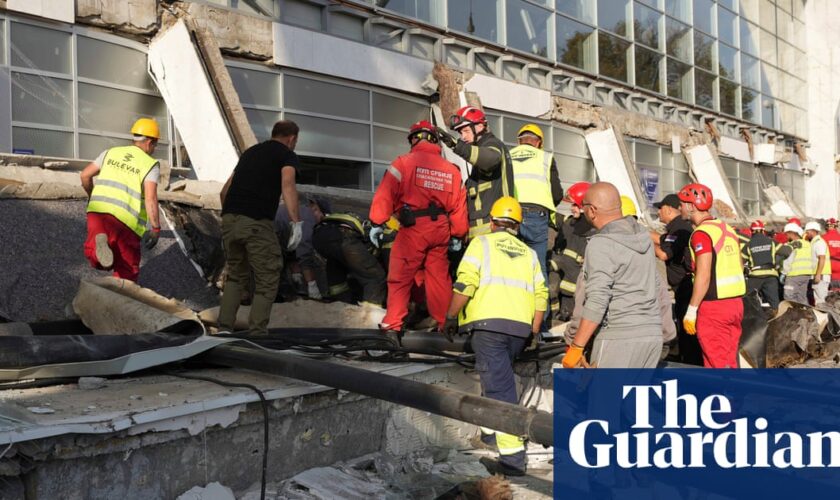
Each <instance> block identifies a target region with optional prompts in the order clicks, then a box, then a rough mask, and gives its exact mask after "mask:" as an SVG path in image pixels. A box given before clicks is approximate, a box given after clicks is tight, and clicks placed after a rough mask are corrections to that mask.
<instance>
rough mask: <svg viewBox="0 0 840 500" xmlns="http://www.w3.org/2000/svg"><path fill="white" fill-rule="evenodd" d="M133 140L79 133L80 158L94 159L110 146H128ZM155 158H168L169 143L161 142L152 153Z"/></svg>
mask: <svg viewBox="0 0 840 500" xmlns="http://www.w3.org/2000/svg"><path fill="white" fill-rule="evenodd" d="M130 143H131V142H130V141H128V140H126V139H120V138H117V137H108V136H104V135H88V134H79V158H82V159H85V160H93V159H94V158H96V157H97V156H99V153H101V152H103V151H105V150H106V149H108V148H113V147H115V146H126V145H128V144H130ZM152 156H153V157H154V158H157V159H159V160H166V159H168V158H169V144H168V143H165V142H159V143H158V146H157V148H156V149H155V152H154V153H153V154H152Z"/></svg>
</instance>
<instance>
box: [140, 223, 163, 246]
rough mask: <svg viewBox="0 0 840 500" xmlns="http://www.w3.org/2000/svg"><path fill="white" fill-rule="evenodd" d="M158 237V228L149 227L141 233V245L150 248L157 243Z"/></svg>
mask: <svg viewBox="0 0 840 500" xmlns="http://www.w3.org/2000/svg"><path fill="white" fill-rule="evenodd" d="M159 239H160V228H151V229H149V230H148V231H146V232H145V233H143V246H144V247H145V248H146V250H151V249H153V248H154V247H155V245H157V242H158V240H159Z"/></svg>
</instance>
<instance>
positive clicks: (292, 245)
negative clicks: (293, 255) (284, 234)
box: [286, 221, 303, 252]
mask: <svg viewBox="0 0 840 500" xmlns="http://www.w3.org/2000/svg"><path fill="white" fill-rule="evenodd" d="M289 224H290V225H291V229H292V234H290V235H289V242H288V243H287V244H286V251H287V252H292V251H294V250H295V249H296V248H297V247H298V245H300V240H302V239H303V221H298V222H290V223H289Z"/></svg>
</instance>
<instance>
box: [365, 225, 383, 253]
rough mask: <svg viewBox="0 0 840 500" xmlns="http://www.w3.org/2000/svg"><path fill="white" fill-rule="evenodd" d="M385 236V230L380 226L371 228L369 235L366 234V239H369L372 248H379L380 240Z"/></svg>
mask: <svg viewBox="0 0 840 500" xmlns="http://www.w3.org/2000/svg"><path fill="white" fill-rule="evenodd" d="M384 236H385V228H384V227H382V226H373V227H372V228H370V233H368V238H370V242H371V243H373V246H375V247H376V248H379V247H380V245H382V238H383V237H384Z"/></svg>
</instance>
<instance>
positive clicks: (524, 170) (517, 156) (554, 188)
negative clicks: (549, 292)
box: [510, 123, 563, 283]
mask: <svg viewBox="0 0 840 500" xmlns="http://www.w3.org/2000/svg"><path fill="white" fill-rule="evenodd" d="M517 137H518V140H519V145H518V146H516V147H515V148H513V149H511V150H510V157H511V159H512V160H513V179H514V188H515V189H514V191H515V193H516V196H515V197H516V200H517V201H518V202H519V204H520V205H521V206H522V217H523V218H522V225H521V226H520V227H519V236H520V237H521V238H522V241H524V242H525V244H526V245H528V246H529V247H531V250H533V251H534V252H536V253H537V257H539V259H540V268H541V269H542V270H543V277H544V278H545V281H546V283H548V267H547V266H546V258H547V256H548V228H549V226H551V227H555V216H556V215H555V214H556V209H557V205H558V204H559V203H560V202H561V201H562V200H563V186H562V185H561V184H560V177H558V175H557V164H556V162H555V160H554V155H553V154H551V153H549V152H547V151H545V150H543V131H542V129H540V127H539V126H537V125H536V124H533V123H529V124H527V125H524V126H523V127H522V128H520V129H519V132H518V133H517Z"/></svg>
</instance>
